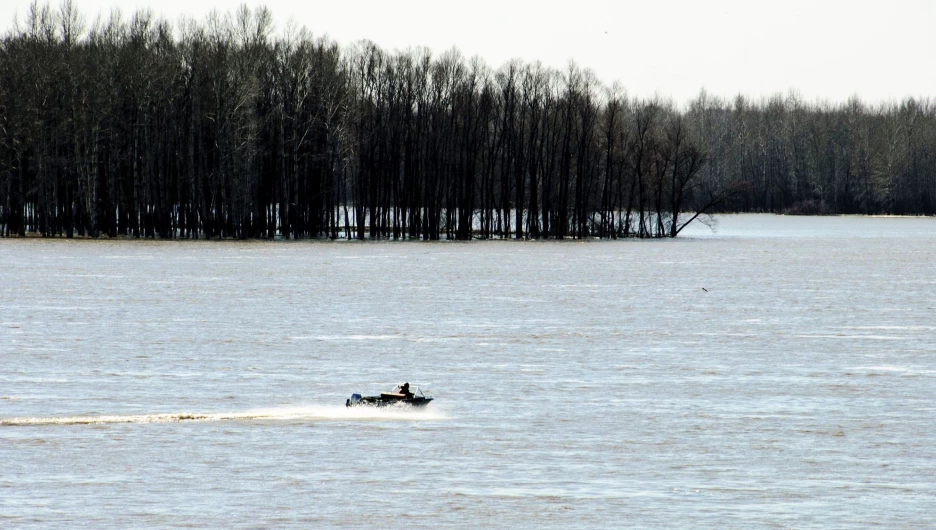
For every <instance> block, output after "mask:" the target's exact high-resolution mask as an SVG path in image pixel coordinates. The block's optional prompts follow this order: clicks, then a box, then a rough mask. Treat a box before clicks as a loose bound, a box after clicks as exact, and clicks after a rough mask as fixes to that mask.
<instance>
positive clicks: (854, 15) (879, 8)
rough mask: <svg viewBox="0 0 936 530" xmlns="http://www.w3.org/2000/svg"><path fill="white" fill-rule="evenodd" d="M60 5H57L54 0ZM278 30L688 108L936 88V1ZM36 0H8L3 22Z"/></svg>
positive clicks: (337, 17)
mask: <svg viewBox="0 0 936 530" xmlns="http://www.w3.org/2000/svg"><path fill="white" fill-rule="evenodd" d="M51 3H52V5H53V6H57V5H58V0H53V1H52V2H51ZM241 3H244V2H242V1H237V0H231V1H228V0H217V1H205V0H188V1H182V0H158V1H151V2H147V1H145V0H134V1H131V2H115V1H113V0H77V5H78V7H79V9H80V10H81V11H82V12H83V13H84V14H85V15H86V17H87V18H88V19H89V20H91V19H93V18H94V16H95V15H97V14H98V13H104V14H106V13H107V12H109V11H110V9H111V8H113V7H120V9H121V10H122V11H123V12H124V14H125V16H128V15H129V14H130V13H131V12H132V11H134V10H135V9H136V8H138V7H151V8H152V9H153V10H154V12H156V13H157V14H161V15H162V16H164V17H166V18H168V19H170V20H172V21H175V20H176V19H177V18H178V16H179V15H180V14H183V13H186V14H189V15H192V16H195V17H196V18H199V19H201V18H202V17H204V15H205V14H207V13H208V12H209V11H210V10H211V9H212V8H217V9H220V10H222V11H233V10H234V9H235V8H236V7H237V6H238V5H240V4H241ZM247 4H248V5H249V6H251V7H252V6H255V5H266V6H267V7H269V8H270V10H271V11H272V13H273V15H274V18H275V21H276V27H277V29H278V30H281V29H283V28H284V27H285V26H286V23H287V22H288V21H289V20H290V19H293V20H294V21H295V22H296V23H297V24H298V25H305V26H307V27H308V28H309V29H310V30H311V31H312V32H313V33H314V34H316V35H322V34H328V35H329V36H330V37H331V38H332V39H334V40H336V41H338V42H339V43H340V44H350V43H353V42H355V41H357V40H360V39H370V40H372V41H374V42H375V43H377V44H378V45H380V46H381V47H383V48H384V49H386V50H390V51H392V50H395V49H405V48H407V47H411V46H427V47H429V48H430V49H431V50H432V51H433V52H435V53H437V54H438V53H441V52H443V51H445V50H447V49H449V48H451V47H452V46H457V47H458V48H459V49H460V50H461V51H462V53H463V54H464V55H465V56H466V57H471V56H472V55H480V56H481V57H483V58H484V59H485V60H486V62H487V63H488V64H489V65H491V66H492V67H495V68H496V67H498V66H500V65H501V64H503V63H504V62H505V61H507V60H509V59H511V58H514V57H517V58H521V59H523V60H525V61H532V60H537V59H538V60H541V61H542V62H543V63H545V64H547V65H551V66H555V67H559V68H564V67H565V66H566V65H567V63H568V61H569V60H570V59H574V60H575V61H576V62H577V63H578V64H579V66H582V67H588V68H591V69H592V70H594V71H595V73H596V74H597V75H598V77H599V78H600V79H601V80H602V81H604V82H605V83H607V84H610V83H611V82H613V81H615V80H617V81H619V82H620V83H621V85H622V86H623V87H624V88H625V89H626V90H627V91H628V93H630V94H631V95H637V96H650V95H653V94H655V93H656V94H659V95H661V96H664V97H672V98H673V99H674V100H675V101H676V102H677V103H685V102H686V101H688V100H689V99H691V98H693V97H695V96H696V95H697V94H698V93H699V90H700V89H701V88H703V87H704V88H705V89H706V90H707V91H708V92H709V93H710V94H713V95H719V96H722V97H729V98H730V97H733V96H734V95H736V94H739V93H742V94H745V95H748V96H751V97H754V98H759V97H761V96H768V95H771V94H774V93H778V92H781V93H787V92H789V91H790V90H791V89H792V90H796V91H797V92H798V93H799V94H800V95H801V96H802V97H803V98H805V99H806V100H807V101H816V100H818V99H823V100H828V101H832V102H839V101H845V100H846V99H847V98H848V97H849V96H851V95H858V96H859V97H861V98H862V99H863V100H865V101H866V102H869V103H876V102H881V101H893V100H899V99H902V98H904V97H907V96H913V97H929V98H933V97H936V0H880V1H877V2H870V1H866V0H811V1H810V0H783V1H777V0H771V1H769V2H767V1H763V0H641V1H633V0H619V1H612V0H567V1H565V2H555V1H553V0H542V1H539V2H535V1H530V0H462V1H460V2H454V3H453V2H445V1H444V0H442V1H440V0H329V1H314V0H311V1H310V0H293V1H286V0H267V1H265V2H247ZM28 5H29V2H28V0H3V1H2V5H0V27H3V28H9V27H11V24H12V20H13V14H14V12H18V13H19V15H20V18H21V19H22V16H23V14H25V13H26V10H27V6H28Z"/></svg>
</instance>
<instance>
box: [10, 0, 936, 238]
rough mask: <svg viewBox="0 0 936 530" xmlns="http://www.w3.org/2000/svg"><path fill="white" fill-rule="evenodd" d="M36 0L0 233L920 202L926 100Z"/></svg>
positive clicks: (578, 231)
mask: <svg viewBox="0 0 936 530" xmlns="http://www.w3.org/2000/svg"><path fill="white" fill-rule="evenodd" d="M272 29H273V22H272V16H271V14H270V13H269V11H267V10H266V9H265V8H259V9H255V10H249V9H247V8H246V7H242V8H240V9H238V10H237V11H236V12H235V13H233V14H229V15H227V14H220V13H214V14H212V15H210V16H209V17H208V18H207V19H206V20H205V21H204V22H203V23H197V22H194V21H191V20H186V21H183V22H182V23H181V24H180V25H179V26H178V27H175V28H174V27H172V26H171V25H170V24H169V23H168V22H166V21H164V20H160V19H158V18H156V17H154V16H153V15H152V13H150V12H148V11H140V12H137V13H135V14H133V16H131V17H130V18H129V19H125V18H124V17H122V16H121V15H120V14H119V13H117V12H114V13H112V14H111V15H110V16H109V17H107V18H104V19H102V18H98V19H97V20H95V21H94V22H93V23H91V24H86V23H85V22H84V20H83V18H82V17H81V16H80V14H79V13H78V11H77V9H76V8H75V6H74V4H73V3H72V2H71V1H70V0H66V2H64V3H63V4H62V5H61V7H60V9H58V10H53V9H51V8H50V7H49V6H48V5H43V4H39V3H34V4H32V6H31V8H30V10H29V13H28V14H27V16H26V19H25V22H24V24H22V25H18V26H16V27H14V28H13V29H12V30H11V31H9V32H8V33H7V34H6V35H4V36H3V37H2V41H0V235H4V236H13V235H19V236H24V235H27V234H41V235H43V236H66V237H72V236H75V235H78V236H92V237H96V236H99V235H108V236H112V237H114V236H133V237H159V238H176V237H180V238H218V237H221V238H274V237H281V238H306V237H327V238H337V237H346V238H359V239H365V238H372V239H373V238H393V239H427V240H433V239H441V238H449V239H473V238H497V237H499V238H566V237H573V238H586V237H604V238H618V237H641V238H643V237H675V236H676V235H677V234H679V232H680V230H682V229H683V228H684V227H685V226H686V224H687V223H688V222H691V221H692V220H693V219H695V218H696V217H697V216H699V215H701V214H705V213H707V212H712V211H715V210H716V209H722V210H736V211H778V212H779V211H786V212H791V213H793V212H803V213H824V212H829V213H839V212H841V213H878V212H891V213H918V214H919V213H922V214H933V213H936V170H934V168H936V104H934V103H933V102H930V101H916V100H907V101H905V102H903V103H900V104H898V105H885V106H879V107H874V108H872V107H868V106H865V105H864V104H862V103H861V102H860V101H858V100H857V99H853V100H850V101H849V102H847V103H846V104H844V105H841V106H830V105H814V106H811V105H806V104H804V103H802V102H801V101H800V100H799V98H797V97H796V96H795V95H791V96H788V97H780V96H777V97H773V98H770V99H768V100H765V101H762V102H760V103H757V104H753V103H751V102H748V101H747V100H744V99H743V98H738V99H737V100H736V101H734V102H731V103H729V102H725V101H721V100H719V99H717V98H711V97H709V96H708V95H706V94H705V93H704V92H703V93H702V94H700V96H699V98H697V99H696V100H695V101H693V102H691V104H690V105H689V106H688V107H687V108H686V109H685V110H681V109H678V108H677V107H676V106H675V105H673V104H672V103H670V102H666V101H661V100H659V99H651V100H639V99H634V98H629V97H627V96H626V94H624V93H623V91H622V90H621V89H620V88H619V87H617V86H612V87H610V88H607V87H603V86H602V85H601V84H600V83H599V82H598V80H597V79H596V78H595V76H594V74H593V73H591V72H590V71H589V70H585V69H581V68H579V67H577V66H576V65H574V64H570V65H569V66H568V68H566V69H565V70H563V71H558V70H554V69H551V68H547V67H545V66H543V65H541V64H539V63H534V64H524V63H522V62H520V61H511V62H509V63H507V64H505V65H503V66H502V67H500V68H499V69H497V70H492V69H491V68H490V67H489V66H487V65H486V64H484V62H483V61H481V60H480V59H478V58H472V59H466V58H464V57H463V56H462V55H461V54H460V53H459V52H458V51H457V50H455V49H452V50H450V51H447V52H445V53H443V54H441V55H438V56H433V55H432V54H431V53H430V52H429V51H428V50H425V49H411V50H405V51H402V52H395V53H389V52H387V51H385V50H382V49H381V48H379V47H378V46H376V45H374V44H373V43H369V42H361V43H357V44H355V45H353V46H351V47H348V48H344V49H343V48H341V47H339V46H338V45H337V44H336V43H334V42H332V41H329V40H327V39H324V38H315V37H313V36H312V35H311V34H310V33H309V32H308V31H307V30H305V29H298V28H294V27H289V28H288V29H287V30H286V31H284V32H283V34H282V35H280V36H274V34H273V31H272Z"/></svg>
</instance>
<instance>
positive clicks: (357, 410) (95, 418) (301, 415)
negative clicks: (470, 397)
mask: <svg viewBox="0 0 936 530" xmlns="http://www.w3.org/2000/svg"><path fill="white" fill-rule="evenodd" d="M444 419H447V416H446V415H445V414H444V413H442V412H441V411H438V410H434V409H426V408H423V409H414V408H402V407H399V408H398V407H381V408H377V407H344V406H340V405H311V406H297V407H278V408H268V409H254V410H248V411H243V412H221V413H188V412H178V413H161V414H126V415H105V414H101V415H87V416H45V417H42V416H37V417H26V418H8V419H0V426H2V427H12V426H25V425H102V424H117V423H180V422H188V421H191V422H198V421H301V420H315V421H329V420H331V421H342V420H345V421H358V420H384V421H386V420H392V421H427V420H444Z"/></svg>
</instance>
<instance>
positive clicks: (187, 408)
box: [0, 215, 936, 529]
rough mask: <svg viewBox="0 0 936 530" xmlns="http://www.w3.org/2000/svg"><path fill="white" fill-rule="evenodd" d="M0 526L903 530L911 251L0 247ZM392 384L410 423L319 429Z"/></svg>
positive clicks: (912, 425) (917, 380)
mask: <svg viewBox="0 0 936 530" xmlns="http://www.w3.org/2000/svg"><path fill="white" fill-rule="evenodd" d="M0 360H2V365H0V527H5V528H6V527H10V528H112V527H119V528H178V527H193V526H194V527H214V528H271V527H276V528H390V527H400V528H404V527H413V528H468V527H478V526H480V527H495V528H613V527H617V528H623V527H627V528H739V529H747V528H826V529H828V528H868V527H874V526H881V527H887V528H926V527H931V525H932V523H933V514H934V513H936V428H934V427H936V419H934V413H936V220H933V219H920V218H867V217H828V218H800V217H780V216H770V215H740V216H724V217H721V218H719V219H718V225H717V228H716V231H715V232H712V231H711V230H710V229H709V228H707V227H704V226H701V225H700V226H694V227H691V228H690V229H687V232H686V233H685V235H684V236H681V237H679V238H677V239H675V240H666V241H631V240H629V241H588V242H579V241H575V242H573V241H565V242H512V241H492V242H480V241H478V242H470V243H456V242H432V243H430V242H407V243H389V242H366V243H360V242H322V241H299V242H254V241H250V242H204V241H201V242H179V241H168V242H162V241H68V240H40V239H28V240H20V239H7V240H0ZM402 381H409V382H410V383H411V385H413V386H419V387H420V388H421V389H422V390H423V391H424V392H425V393H427V394H431V395H432V396H434V397H435V401H434V402H433V403H432V404H430V405H429V406H427V407H426V408H425V410H420V411H407V410H383V409H381V410H373V409H356V408H352V409H349V408H346V407H344V403H345V399H346V398H347V397H348V396H350V394H351V393H352V392H358V393H363V394H371V393H377V392H380V391H382V390H387V389H388V387H391V386H392V385H394V384H396V383H399V382H402Z"/></svg>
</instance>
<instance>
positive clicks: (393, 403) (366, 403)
mask: <svg viewBox="0 0 936 530" xmlns="http://www.w3.org/2000/svg"><path fill="white" fill-rule="evenodd" d="M430 401H432V398H431V397H423V396H413V397H396V396H393V397H391V396H387V395H383V394H382V395H380V396H359V395H357V394H355V395H353V396H351V398H350V399H348V400H347V401H345V406H346V407H424V406H426V405H428V404H429V402H430Z"/></svg>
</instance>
